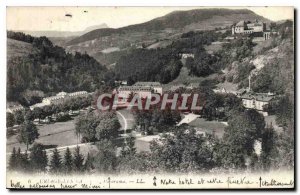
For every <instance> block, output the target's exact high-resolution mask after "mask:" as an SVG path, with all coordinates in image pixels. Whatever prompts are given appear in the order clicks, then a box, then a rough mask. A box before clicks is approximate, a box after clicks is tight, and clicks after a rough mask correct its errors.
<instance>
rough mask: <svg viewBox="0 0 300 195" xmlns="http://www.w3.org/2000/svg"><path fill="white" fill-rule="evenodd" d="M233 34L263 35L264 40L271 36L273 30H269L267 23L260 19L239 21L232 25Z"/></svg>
mask: <svg viewBox="0 0 300 195" xmlns="http://www.w3.org/2000/svg"><path fill="white" fill-rule="evenodd" d="M231 30H232V35H236V34H248V35H253V36H254V37H261V38H262V40H267V39H270V38H271V32H269V31H267V28H266V23H263V22H260V21H257V20H256V21H254V22H250V21H247V22H246V21H244V20H242V21H239V22H238V23H236V24H234V25H232V28H231Z"/></svg>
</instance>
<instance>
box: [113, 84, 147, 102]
mask: <svg viewBox="0 0 300 195" xmlns="http://www.w3.org/2000/svg"><path fill="white" fill-rule="evenodd" d="M152 93H153V89H152V88H151V87H142V86H121V87H119V88H118V89H117V94H118V98H119V99H120V100H123V101H127V99H128V98H129V96H130V94H132V95H138V96H139V97H140V98H151V94H152Z"/></svg>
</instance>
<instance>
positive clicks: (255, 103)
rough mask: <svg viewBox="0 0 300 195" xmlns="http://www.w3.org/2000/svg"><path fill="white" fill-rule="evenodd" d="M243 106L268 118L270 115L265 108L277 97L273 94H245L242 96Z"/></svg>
mask: <svg viewBox="0 0 300 195" xmlns="http://www.w3.org/2000/svg"><path fill="white" fill-rule="evenodd" d="M240 98H241V99H242V103H243V106H244V107H245V108H247V109H255V110H257V111H259V112H260V113H262V114H263V115H264V116H268V113H267V112H265V111H264V106H266V105H268V104H269V103H270V102H271V101H272V100H274V98H275V95H274V94H273V93H250V92H248V93H245V94H243V95H241V96H240Z"/></svg>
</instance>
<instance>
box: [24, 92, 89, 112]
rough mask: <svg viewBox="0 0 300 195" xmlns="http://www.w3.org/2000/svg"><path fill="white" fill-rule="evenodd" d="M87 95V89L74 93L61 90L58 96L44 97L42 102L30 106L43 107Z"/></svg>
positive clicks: (31, 107)
mask: <svg viewBox="0 0 300 195" xmlns="http://www.w3.org/2000/svg"><path fill="white" fill-rule="evenodd" d="M87 95H88V92H86V91H77V92H73V93H66V92H63V91H62V92H59V93H58V94H56V96H50V97H46V98H43V100H42V102H41V103H37V104H34V105H32V106H30V109H31V110H33V109H34V108H41V107H44V106H48V105H53V104H61V103H63V102H64V101H66V100H68V99H72V98H77V97H85V96H87Z"/></svg>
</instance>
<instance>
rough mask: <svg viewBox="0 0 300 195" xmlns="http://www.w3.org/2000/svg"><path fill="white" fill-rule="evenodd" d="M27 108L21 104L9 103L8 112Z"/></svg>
mask: <svg viewBox="0 0 300 195" xmlns="http://www.w3.org/2000/svg"><path fill="white" fill-rule="evenodd" d="M22 110H25V108H24V107H23V106H22V105H21V104H14V105H8V106H7V108H6V112H9V113H12V114H13V113H15V112H18V111H22Z"/></svg>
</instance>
